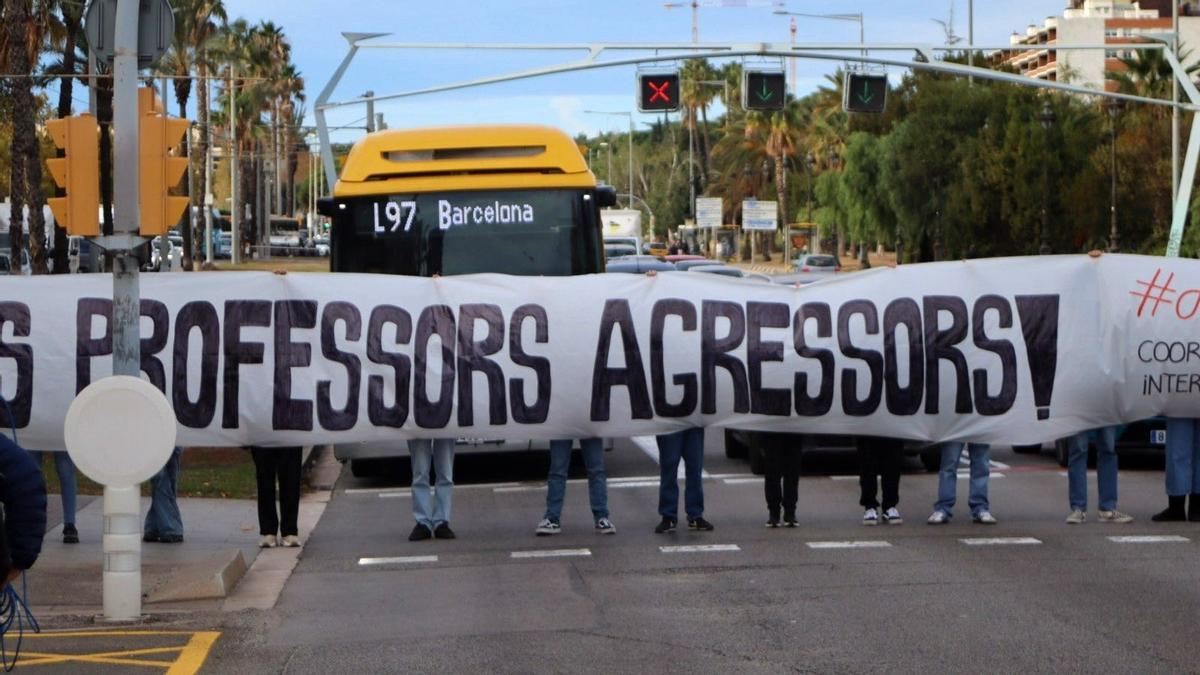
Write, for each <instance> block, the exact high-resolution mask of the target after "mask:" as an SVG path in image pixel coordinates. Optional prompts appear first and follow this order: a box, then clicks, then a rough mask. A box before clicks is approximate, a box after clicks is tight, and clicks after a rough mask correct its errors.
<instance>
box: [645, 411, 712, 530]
mask: <svg viewBox="0 0 1200 675" xmlns="http://www.w3.org/2000/svg"><path fill="white" fill-rule="evenodd" d="M654 439H655V441H656V442H657V443H658V465H659V483H658V513H659V515H661V516H662V520H661V521H660V522H659V523H658V525H657V526H656V527H655V528H654V532H655V534H664V533H667V532H674V531H675V525H676V523H677V522H679V518H678V516H679V460H681V459H682V460H683V463H684V495H683V504H684V509H685V511H686V512H687V517H688V529H689V530H698V531H701V532H710V531H712V529H713V525H712V523H710V522H708V521H707V520H705V519H704V481H703V472H704V427H688V428H687V429H683V430H680V431H673V432H671V433H669V434H659V435H657V436H655V437H654Z"/></svg>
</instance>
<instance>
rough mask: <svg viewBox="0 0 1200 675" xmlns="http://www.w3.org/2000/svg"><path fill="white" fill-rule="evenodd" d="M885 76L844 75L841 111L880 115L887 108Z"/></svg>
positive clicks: (865, 74) (869, 74) (867, 74)
mask: <svg viewBox="0 0 1200 675" xmlns="http://www.w3.org/2000/svg"><path fill="white" fill-rule="evenodd" d="M887 90H888V82H887V75H882V74H871V73H846V80H845V85H844V86H843V87H842V109H843V110H845V111H846V112H865V113H881V112H883V111H884V110H885V109H886V107H887Z"/></svg>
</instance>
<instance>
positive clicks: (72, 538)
mask: <svg viewBox="0 0 1200 675" xmlns="http://www.w3.org/2000/svg"><path fill="white" fill-rule="evenodd" d="M63 543H64V544H78V543H79V530H77V529H75V523H67V524H66V525H63Z"/></svg>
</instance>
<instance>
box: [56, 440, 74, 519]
mask: <svg viewBox="0 0 1200 675" xmlns="http://www.w3.org/2000/svg"><path fill="white" fill-rule="evenodd" d="M52 454H53V455H54V470H55V472H57V473H58V484H59V490H60V491H61V492H62V508H63V525H64V526H66V525H74V524H75V494H76V485H75V463H74V462H72V461H71V455H69V454H67V453H66V452H55V453H52Z"/></svg>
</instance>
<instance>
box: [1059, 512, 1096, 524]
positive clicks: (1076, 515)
mask: <svg viewBox="0 0 1200 675" xmlns="http://www.w3.org/2000/svg"><path fill="white" fill-rule="evenodd" d="M1101 513H1103V511H1101ZM1086 521H1087V514H1086V513H1084V511H1083V509H1073V510H1072V511H1071V515H1069V516H1067V524H1068V525H1082V524H1083V523H1084V522H1086Z"/></svg>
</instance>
